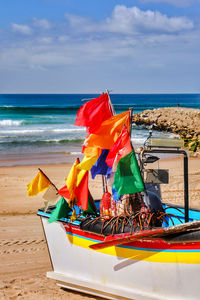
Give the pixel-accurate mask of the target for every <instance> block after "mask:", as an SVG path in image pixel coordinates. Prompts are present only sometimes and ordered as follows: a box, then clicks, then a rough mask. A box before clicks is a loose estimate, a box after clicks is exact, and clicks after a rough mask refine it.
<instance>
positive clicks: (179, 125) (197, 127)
mask: <svg viewBox="0 0 200 300" xmlns="http://www.w3.org/2000/svg"><path fill="white" fill-rule="evenodd" d="M132 122H133V123H135V124H137V125H153V124H154V125H156V129H157V130H162V131H169V132H173V133H176V134H178V135H179V136H180V137H181V138H182V139H184V141H185V146H187V147H188V148H189V150H191V151H195V152H196V151H198V152H199V151H200V109H192V108H183V107H165V108H158V109H153V110H144V111H143V112H141V113H137V114H134V115H133V117H132ZM192 146H193V147H192Z"/></svg>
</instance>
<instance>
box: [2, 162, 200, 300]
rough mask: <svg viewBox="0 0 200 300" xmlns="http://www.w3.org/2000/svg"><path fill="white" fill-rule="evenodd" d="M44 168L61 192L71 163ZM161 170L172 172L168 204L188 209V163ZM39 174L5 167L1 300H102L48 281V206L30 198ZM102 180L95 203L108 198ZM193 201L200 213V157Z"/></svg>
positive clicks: (193, 165)
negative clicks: (41, 213)
mask: <svg viewBox="0 0 200 300" xmlns="http://www.w3.org/2000/svg"><path fill="white" fill-rule="evenodd" d="M152 166H153V165H152ZM155 166H157V165H156V163H155ZM39 167H40V168H41V169H42V170H43V171H44V172H45V173H46V174H47V175H48V177H49V178H50V179H51V180H52V182H53V183H54V184H55V185H56V186H57V187H58V188H61V187H62V186H63V185H64V184H65V177H66V176H67V174H68V172H69V169H70V165H69V164H62V165H44V166H39ZM159 167H160V168H164V169H165V168H166V169H168V168H169V169H170V184H169V185H163V186H162V196H163V199H164V201H165V202H172V203H175V204H182V205H183V201H184V200H183V176H182V172H183V161H182V159H180V158H178V159H177V158H173V159H165V160H161V161H160V162H159ZM37 171H38V170H37V166H17V167H2V168H0V190H1V211H0V226H1V231H0V256H1V268H0V299H37V300H42V299H48V300H49V299H50V300H58V299H59V300H60V299H72V300H73V299H74V300H75V299H77V300H78V299H100V298H97V297H93V296H89V295H84V294H81V293H78V292H72V291H69V290H65V289H62V288H60V287H58V286H57V285H56V283H55V281H53V280H51V279H48V278H46V272H47V271H49V270H51V269H52V267H51V263H50V259H49V256H48V250H47V245H46V241H45V237H44V234H43V230H42V226H41V221H40V218H39V217H38V216H37V215H36V214H37V210H38V208H41V207H43V206H44V203H43V199H42V194H39V195H37V196H35V197H28V196H27V195H26V185H27V184H28V183H29V182H30V181H31V180H32V179H33V178H34V177H35V175H36V174H37ZM97 177H98V178H97V179H96V180H94V181H90V189H91V192H92V195H93V196H94V198H95V199H98V198H101V196H102V188H101V177H100V176H97ZM189 197H190V206H191V207H194V208H198V209H200V158H190V159H189Z"/></svg>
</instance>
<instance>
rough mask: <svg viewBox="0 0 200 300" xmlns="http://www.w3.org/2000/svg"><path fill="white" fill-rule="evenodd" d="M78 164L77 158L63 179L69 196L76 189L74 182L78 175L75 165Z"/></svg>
mask: <svg viewBox="0 0 200 300" xmlns="http://www.w3.org/2000/svg"><path fill="white" fill-rule="evenodd" d="M79 163H80V160H79V158H77V159H76V161H75V163H74V164H73V166H72V167H71V170H70V172H69V174H68V176H67V178H66V179H65V183H66V186H67V188H68V190H69V192H70V194H72V193H73V191H74V190H75V188H76V182H77V175H78V170H77V165H78V164H79Z"/></svg>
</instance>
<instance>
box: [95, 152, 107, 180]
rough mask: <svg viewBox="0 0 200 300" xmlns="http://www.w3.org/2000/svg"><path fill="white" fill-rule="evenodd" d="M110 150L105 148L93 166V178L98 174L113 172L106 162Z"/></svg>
mask: <svg viewBox="0 0 200 300" xmlns="http://www.w3.org/2000/svg"><path fill="white" fill-rule="evenodd" d="M108 152H109V150H107V149H104V150H103V151H102V153H101V155H100V156H99V158H98V160H97V162H96V163H95V164H94V165H93V167H92V168H91V174H92V179H94V178H95V176H96V175H97V174H102V175H107V174H109V173H110V172H111V169H112V168H110V167H108V165H107V164H106V157H107V155H108Z"/></svg>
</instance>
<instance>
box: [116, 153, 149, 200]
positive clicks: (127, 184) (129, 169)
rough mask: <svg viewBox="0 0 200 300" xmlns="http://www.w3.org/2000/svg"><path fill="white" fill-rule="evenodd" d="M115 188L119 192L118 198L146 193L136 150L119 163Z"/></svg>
mask: <svg viewBox="0 0 200 300" xmlns="http://www.w3.org/2000/svg"><path fill="white" fill-rule="evenodd" d="M113 187H114V188H115V189H116V190H117V195H118V196H119V195H124V194H135V193H138V192H141V191H144V184H143V180H142V177H141V174H140V169H139V166H138V163H137V159H136V156H135V152H134V150H133V151H132V152H130V153H129V154H127V155H126V156H124V157H122V158H121V159H120V161H119V162H118V165H117V171H116V173H115V178H114V183H113Z"/></svg>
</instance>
